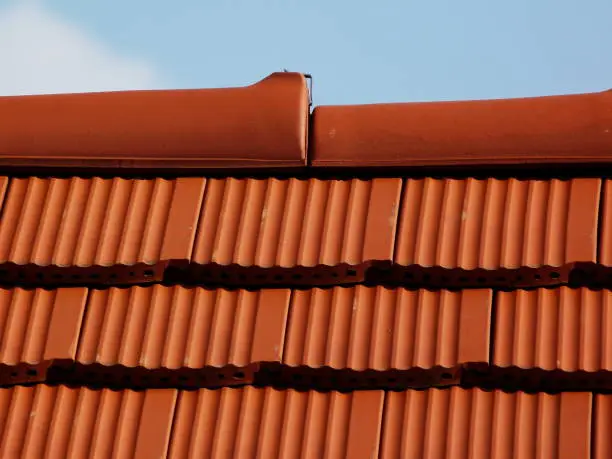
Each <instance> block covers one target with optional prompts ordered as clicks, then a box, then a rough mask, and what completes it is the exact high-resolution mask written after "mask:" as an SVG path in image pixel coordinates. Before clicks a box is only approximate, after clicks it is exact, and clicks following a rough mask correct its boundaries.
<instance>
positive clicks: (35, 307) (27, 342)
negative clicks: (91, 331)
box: [0, 288, 87, 366]
mask: <svg viewBox="0 0 612 459" xmlns="http://www.w3.org/2000/svg"><path fill="white" fill-rule="evenodd" d="M86 300H87V289H85V288H63V289H58V290H43V289H35V290H24V289H21V288H14V289H0V364H4V365H8V366H14V365H18V364H21V363H27V364H32V365H34V364H38V363H41V362H43V361H50V360H69V361H71V360H74V358H75V356H76V351H77V345H78V339H79V333H80V330H81V322H82V318H83V313H84V311H85V303H86Z"/></svg>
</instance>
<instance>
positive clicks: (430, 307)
mask: <svg viewBox="0 0 612 459" xmlns="http://www.w3.org/2000/svg"><path fill="white" fill-rule="evenodd" d="M491 301H492V292H491V290H487V289H481V290H464V291H459V292H451V291H447V290H442V291H436V292H434V291H427V290H406V289H387V288H383V287H376V288H372V287H363V286H358V287H354V288H342V287H336V288H333V289H311V290H297V291H295V292H294V293H293V298H292V304H291V315H290V319H289V323H288V326H287V343H286V346H285V352H284V356H283V362H284V363H285V364H288V365H291V366H297V365H306V366H309V367H313V368H317V367H322V366H329V367H332V368H336V369H343V368H349V369H352V370H358V371H361V370H369V369H374V370H379V371H385V370H390V369H398V370H406V369H411V368H414V367H419V368H432V367H436V366H439V367H446V368H449V367H455V366H457V365H460V364H462V363H465V362H474V363H476V362H484V363H487V362H488V359H489V329H490V314H491Z"/></svg>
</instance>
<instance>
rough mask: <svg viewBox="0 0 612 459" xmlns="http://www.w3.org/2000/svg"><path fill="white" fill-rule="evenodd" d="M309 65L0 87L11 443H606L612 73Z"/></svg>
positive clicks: (143, 453)
mask: <svg viewBox="0 0 612 459" xmlns="http://www.w3.org/2000/svg"><path fill="white" fill-rule="evenodd" d="M307 79H308V77H307V76H305V75H301V74H297V73H289V72H286V73H279V74H273V75H271V76H270V77H268V78H266V79H264V80H262V81H261V82H259V83H257V84H255V85H252V86H248V87H244V88H228V89H198V90H188V91H137V92H117V93H100V94H71V95H54V96H23V97H22V96H19V97H0V458H4V457H6V458H10V459H13V458H16V457H24V458H33V459H38V458H39V457H58V458H64V457H74V458H79V459H80V458H83V457H101V458H106V457H108V458H110V457H126V458H147V459H148V458H151V457H168V458H183V457H194V458H195V457H198V458H199V457H207V458H208V457H211V458H225V457H240V458H242V457H245V458H248V457H266V458H267V457H270V458H274V457H279V458H281V457H282V458H285V457H290V458H293V457H329V458H345V457H350V458H361V457H363V458H372V457H382V458H396V457H419V458H420V457H423V458H431V459H433V458H449V459H450V458H453V459H455V458H457V459H462V458H466V459H467V458H483V459H484V458H486V459H488V458H491V457H493V458H496V457H508V458H510V457H515V458H521V459H523V458H527V459H529V458H536V457H546V458H548V457H550V458H555V459H556V458H560V459H565V458H568V459H575V458H583V457H584V458H586V457H593V458H597V459H599V458H602V459H603V458H608V457H610V455H611V454H612V442H610V432H611V431H612V430H611V429H612V425H611V422H610V419H612V396H610V395H609V393H610V391H611V390H612V357H611V355H612V354H611V353H610V338H609V336H610V335H611V333H612V321H611V317H612V309H611V308H612V293H611V291H612V234H610V233H611V231H612V207H611V206H612V199H611V197H610V193H612V188H611V187H612V185H611V182H610V180H608V178H607V175H608V174H607V172H606V171H607V170H608V169H607V168H609V166H610V163H612V156H611V155H610V154H611V153H612V140H611V139H612V133H608V130H610V128H612V99H611V97H612V93H611V92H605V93H595V94H585V95H575V96H555V97H542V98H533V99H517V100H498V101H471V102H437V103H416V104H415V103H404V104H384V105H370V106H346V107H316V108H315V109H314V113H313V114H310V112H309V103H310V96H311V94H310V92H309V88H308V85H307ZM309 126H310V127H311V128H310V131H309V130H308V127H309ZM308 139H309V140H310V147H309V146H308V144H307V140H308ZM534 163H537V164H540V166H539V169H530V170H529V172H527V169H524V168H526V167H527V166H528V165H529V164H534ZM544 164H545V165H546V166H544ZM553 164H556V166H555V167H553V166H552V165H553ZM588 164H591V165H596V168H590V169H588V168H584V167H583V166H584V165H588ZM386 166H392V167H386ZM429 166H444V167H446V169H437V170H436V172H435V173H434V172H433V171H432V169H430V168H429ZM481 166H487V168H484V167H481ZM534 171H535V173H534ZM561 172H562V173H561Z"/></svg>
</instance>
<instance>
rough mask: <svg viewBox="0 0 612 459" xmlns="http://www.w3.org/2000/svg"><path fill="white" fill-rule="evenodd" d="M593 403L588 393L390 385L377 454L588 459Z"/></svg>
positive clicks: (430, 457)
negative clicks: (395, 388)
mask: <svg viewBox="0 0 612 459" xmlns="http://www.w3.org/2000/svg"><path fill="white" fill-rule="evenodd" d="M591 410H592V395H591V394H590V393H586V392H565V393H562V394H558V395H549V394H544V393H538V394H527V393H524V392H518V393H505V392H502V391H491V392H489V391H483V390H479V389H461V388H451V389H444V390H440V389H429V390H426V391H412V390H410V391H404V392H388V393H387V394H386V400H385V413H384V420H383V426H382V432H383V434H382V440H381V450H380V457H381V458H383V459H387V458H389V459H392V458H393V459H395V458H398V457H406V458H412V457H415V458H416V457H418V458H422V459H434V458H435V459H443V458H448V459H464V458H465V459H468V458H490V459H508V458H517V459H519V458H520V459H536V458H546V459H576V458H588V457H590V450H591ZM601 457H605V456H601Z"/></svg>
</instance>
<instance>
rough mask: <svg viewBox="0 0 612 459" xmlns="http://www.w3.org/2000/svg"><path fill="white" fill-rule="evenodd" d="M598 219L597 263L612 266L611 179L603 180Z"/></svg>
mask: <svg viewBox="0 0 612 459" xmlns="http://www.w3.org/2000/svg"><path fill="white" fill-rule="evenodd" d="M602 188H603V191H602V193H603V203H602V209H601V219H600V228H599V231H600V238H599V257H598V261H599V263H601V264H603V265H605V266H612V181H611V180H609V179H606V180H604V183H603V187H602Z"/></svg>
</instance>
